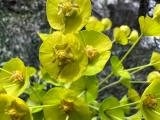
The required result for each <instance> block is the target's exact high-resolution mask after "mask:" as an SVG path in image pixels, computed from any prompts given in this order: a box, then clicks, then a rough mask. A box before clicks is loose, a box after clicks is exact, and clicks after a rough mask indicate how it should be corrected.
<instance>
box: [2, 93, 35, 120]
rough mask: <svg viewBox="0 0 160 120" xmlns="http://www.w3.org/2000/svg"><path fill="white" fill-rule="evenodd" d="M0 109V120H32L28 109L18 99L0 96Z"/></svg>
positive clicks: (4, 95) (5, 95)
mask: <svg viewBox="0 0 160 120" xmlns="http://www.w3.org/2000/svg"><path fill="white" fill-rule="evenodd" d="M0 107H1V115H0V120H32V117H31V113H30V110H29V108H28V107H27V105H26V104H25V102H24V101H23V100H21V99H19V98H16V97H13V96H10V95H7V94H0Z"/></svg>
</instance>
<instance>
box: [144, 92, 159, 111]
mask: <svg viewBox="0 0 160 120" xmlns="http://www.w3.org/2000/svg"><path fill="white" fill-rule="evenodd" d="M143 105H144V106H146V107H148V108H151V109H155V108H156V107H157V105H158V101H157V99H156V97H155V96H152V95H150V94H149V95H147V96H146V99H145V100H144V101H143Z"/></svg>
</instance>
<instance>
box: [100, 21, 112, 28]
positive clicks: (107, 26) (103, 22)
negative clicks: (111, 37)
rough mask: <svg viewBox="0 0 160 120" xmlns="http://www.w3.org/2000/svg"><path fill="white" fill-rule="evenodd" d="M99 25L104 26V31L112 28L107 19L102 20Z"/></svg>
mask: <svg viewBox="0 0 160 120" xmlns="http://www.w3.org/2000/svg"><path fill="white" fill-rule="evenodd" d="M101 23H102V24H103V25H104V29H105V30H108V29H110V28H111V27H112V22H111V20H110V19H109V18H104V19H102V21H101Z"/></svg>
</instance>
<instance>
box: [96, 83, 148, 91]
mask: <svg viewBox="0 0 160 120" xmlns="http://www.w3.org/2000/svg"><path fill="white" fill-rule="evenodd" d="M120 82H121V80H118V81H115V82H113V83H110V84H109V85H106V86H104V87H102V88H101V89H100V90H99V91H98V92H102V91H103V90H105V89H107V88H110V87H113V86H115V85H117V84H119V83H120ZM131 83H132V84H147V82H146V81H135V80H134V81H131Z"/></svg>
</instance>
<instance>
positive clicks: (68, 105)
mask: <svg viewBox="0 0 160 120" xmlns="http://www.w3.org/2000/svg"><path fill="white" fill-rule="evenodd" d="M61 106H62V109H63V110H64V112H65V113H69V112H70V111H72V110H73V102H72V101H66V100H63V101H62V102H61Z"/></svg>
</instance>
